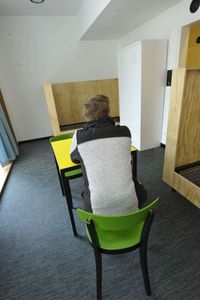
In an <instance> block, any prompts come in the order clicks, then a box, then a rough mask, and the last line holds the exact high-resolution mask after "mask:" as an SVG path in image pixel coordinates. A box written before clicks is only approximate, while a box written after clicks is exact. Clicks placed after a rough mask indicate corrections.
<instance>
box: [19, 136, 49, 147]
mask: <svg viewBox="0 0 200 300" xmlns="http://www.w3.org/2000/svg"><path fill="white" fill-rule="evenodd" d="M50 137H52V135H50V136H46V137H42V138H38V139H31V140H25V141H19V142H18V145H21V144H26V143H32V142H38V141H43V140H48V139H50Z"/></svg>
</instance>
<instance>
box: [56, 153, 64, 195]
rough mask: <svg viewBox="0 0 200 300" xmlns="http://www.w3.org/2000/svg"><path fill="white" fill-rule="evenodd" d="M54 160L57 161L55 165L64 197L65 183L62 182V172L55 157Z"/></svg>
mask: <svg viewBox="0 0 200 300" xmlns="http://www.w3.org/2000/svg"><path fill="white" fill-rule="evenodd" d="M54 160H55V164H56V170H57V173H58V178H59V182H60V187H61V191H62V195H63V196H65V190H64V186H63V181H62V178H61V175H60V170H59V168H58V164H57V161H56V159H55V156H54Z"/></svg>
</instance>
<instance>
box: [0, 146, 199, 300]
mask: <svg viewBox="0 0 200 300" xmlns="http://www.w3.org/2000/svg"><path fill="white" fill-rule="evenodd" d="M163 157H164V149H163V148H156V149H152V150H147V151H143V152H141V153H138V178H139V179H140V181H141V182H142V183H143V184H144V185H145V187H146V189H147V190H148V193H149V198H152V199H154V198H155V197H157V196H159V197H160V203H159V205H158V207H157V209H156V217H155V220H154V223H153V226H152V230H151V233H150V238H149V246H148V262H149V275H150V282H151V288H152V296H151V297H147V296H146V295H145V291H144V286H143V281H142V274H141V268H140V262H139V255H138V254H139V253H138V251H135V252H132V253H128V254H123V255H116V256H114V255H113V256H109V255H103V299H105V300H111V299H112V300H113V299H114V300H129V299H134V300H141V299H142V300H146V299H153V300H179V299H180V300H190V299H191V300H199V299H200V254H199V247H200V210H199V209H198V208H196V207H195V206H194V205H192V204H191V203H190V202H189V201H187V200H186V199H184V198H183V197H182V196H181V195H179V194H178V193H176V192H173V191H172V190H171V188H170V187H169V186H167V185H166V184H165V183H164V182H163V181H162V166H163ZM71 189H72V192H73V199H74V204H75V206H77V207H78V206H79V207H81V205H82V203H81V196H80V194H81V191H82V178H78V179H76V180H73V181H71ZM74 214H75V218H76V224H77V229H78V233H79V234H80V235H81V237H80V238H74V237H73V235H72V230H71V226H70V222H69V217H68V211H67V207H66V201H65V198H64V197H63V196H62V194H61V190H60V185H59V181H58V176H57V172H56V168H55V163H54V158H53V154H52V151H51V148H50V145H49V142H48V141H47V140H42V141H35V142H30V143H25V144H21V145H20V155H19V158H18V159H17V161H16V162H15V164H14V167H13V169H12V172H11V175H10V177H9V179H8V182H7V186H6V188H5V190H4V193H3V196H2V198H1V202H0V299H1V300H15V299H16V300H64V299H65V300H79V299H82V300H95V298H96V291H95V261H94V256H93V251H92V248H91V247H90V245H89V244H88V242H87V239H86V238H85V232H84V226H83V224H82V223H80V222H79V220H78V219H77V217H76V212H75V211H74Z"/></svg>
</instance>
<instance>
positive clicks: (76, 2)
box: [0, 0, 83, 16]
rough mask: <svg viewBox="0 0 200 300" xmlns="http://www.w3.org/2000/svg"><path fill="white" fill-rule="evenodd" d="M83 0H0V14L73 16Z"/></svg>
mask: <svg viewBox="0 0 200 300" xmlns="http://www.w3.org/2000/svg"><path fill="white" fill-rule="evenodd" d="M82 2H83V0H45V1H44V2H43V3H41V4H34V3H32V2H31V1H30V0H0V16H75V15H76V14H77V12H78V10H79V8H80V5H81V3H82Z"/></svg>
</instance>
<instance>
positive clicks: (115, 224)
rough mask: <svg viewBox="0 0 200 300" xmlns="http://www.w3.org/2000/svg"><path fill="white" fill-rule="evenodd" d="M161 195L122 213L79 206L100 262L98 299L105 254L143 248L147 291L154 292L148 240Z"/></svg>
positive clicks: (100, 295)
mask: <svg viewBox="0 0 200 300" xmlns="http://www.w3.org/2000/svg"><path fill="white" fill-rule="evenodd" d="M158 200H159V198H157V199H156V200H154V201H153V202H152V203H150V204H149V205H147V206H146V207H144V208H142V209H139V210H137V211H135V212H133V213H130V214H127V215H121V216H102V215H95V214H92V213H89V212H87V211H84V210H82V209H77V213H78V217H79V219H80V220H81V221H83V222H84V223H85V224H86V233H87V236H88V239H89V241H90V243H91V245H92V247H93V250H94V255H95V262H96V289H97V300H101V299H102V257H101V254H102V253H104V254H119V253H126V252H130V251H133V250H136V249H138V248H139V250H140V261H141V268H142V274H143V280H144V286H145V290H146V294H147V295H148V296H150V295H151V288H150V282H149V275H148V264H147V242H148V237H149V232H150V229H151V225H152V222H153V219H154V215H155V214H154V212H153V208H154V207H155V206H156V205H157V203H158Z"/></svg>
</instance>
